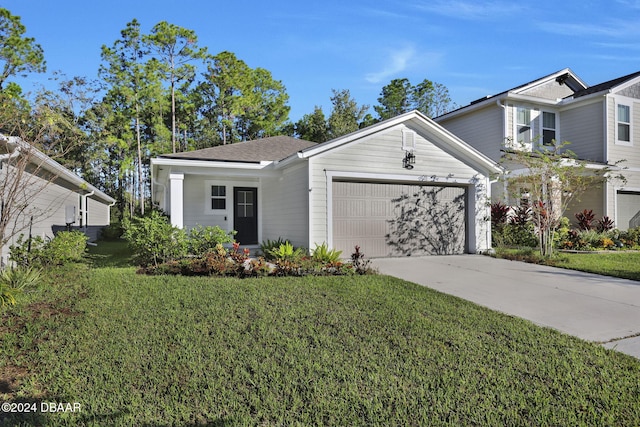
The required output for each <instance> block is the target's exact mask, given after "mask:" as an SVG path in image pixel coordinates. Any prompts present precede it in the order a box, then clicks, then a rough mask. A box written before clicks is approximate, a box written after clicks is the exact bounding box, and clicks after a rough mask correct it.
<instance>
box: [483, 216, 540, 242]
mask: <svg viewBox="0 0 640 427" xmlns="http://www.w3.org/2000/svg"><path fill="white" fill-rule="evenodd" d="M493 239H494V240H495V246H498V247H501V246H519V247H523V246H524V247H531V248H535V247H536V246H538V237H537V236H536V235H535V229H534V226H533V224H532V223H530V222H529V223H527V224H525V225H517V224H505V225H504V226H503V227H502V230H500V231H497V230H496V232H494V233H493Z"/></svg>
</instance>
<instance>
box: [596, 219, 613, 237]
mask: <svg viewBox="0 0 640 427" xmlns="http://www.w3.org/2000/svg"><path fill="white" fill-rule="evenodd" d="M614 225H615V224H614V222H613V220H612V219H611V218H609V217H608V216H603V217H602V218H600V219H599V220H598V224H597V225H596V230H598V231H599V232H601V233H602V232H605V231H609V230H613V227H614Z"/></svg>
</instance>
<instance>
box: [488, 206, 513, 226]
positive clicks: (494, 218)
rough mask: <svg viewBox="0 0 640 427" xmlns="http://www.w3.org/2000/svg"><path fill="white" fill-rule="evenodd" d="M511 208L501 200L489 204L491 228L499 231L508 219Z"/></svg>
mask: <svg viewBox="0 0 640 427" xmlns="http://www.w3.org/2000/svg"><path fill="white" fill-rule="evenodd" d="M510 210H511V208H510V207H509V206H507V205H503V204H502V203H501V202H496V203H492V204H491V230H495V231H500V230H502V227H504V225H505V224H506V223H507V220H508V219H509V211H510Z"/></svg>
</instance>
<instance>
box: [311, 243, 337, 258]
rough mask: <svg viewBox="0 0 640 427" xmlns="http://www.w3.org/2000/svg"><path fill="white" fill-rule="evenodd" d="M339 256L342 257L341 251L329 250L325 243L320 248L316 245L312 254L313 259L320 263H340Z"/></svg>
mask: <svg viewBox="0 0 640 427" xmlns="http://www.w3.org/2000/svg"><path fill="white" fill-rule="evenodd" d="M340 255H342V251H338V250H335V249H329V246H328V245H327V244H326V243H323V244H322V245H320V246H318V244H317V243H316V247H315V249H314V250H313V253H312V257H313V259H314V260H315V261H317V262H320V263H335V262H338V261H340Z"/></svg>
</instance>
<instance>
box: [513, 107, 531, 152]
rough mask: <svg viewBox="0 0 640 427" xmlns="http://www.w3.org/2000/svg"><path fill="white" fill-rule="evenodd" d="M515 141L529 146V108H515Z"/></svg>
mask: <svg viewBox="0 0 640 427" xmlns="http://www.w3.org/2000/svg"><path fill="white" fill-rule="evenodd" d="M516 142H517V143H518V144H519V145H524V146H531V110H529V109H528V108H524V107H518V108H517V109H516Z"/></svg>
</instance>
